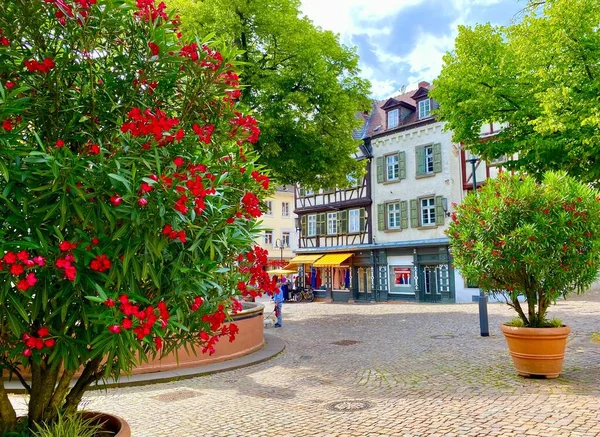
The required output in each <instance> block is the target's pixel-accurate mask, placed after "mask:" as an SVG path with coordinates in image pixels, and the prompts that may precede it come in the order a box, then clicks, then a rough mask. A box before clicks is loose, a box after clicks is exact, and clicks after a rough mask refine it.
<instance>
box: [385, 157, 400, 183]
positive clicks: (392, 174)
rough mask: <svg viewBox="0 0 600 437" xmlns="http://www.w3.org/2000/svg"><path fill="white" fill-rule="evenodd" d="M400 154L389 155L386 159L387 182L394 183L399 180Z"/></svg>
mask: <svg viewBox="0 0 600 437" xmlns="http://www.w3.org/2000/svg"><path fill="white" fill-rule="evenodd" d="M398 161H399V160H398V154H397V153H394V154H393V155H388V156H386V157H385V168H386V180H387V181H393V180H396V179H398V173H399V166H398Z"/></svg>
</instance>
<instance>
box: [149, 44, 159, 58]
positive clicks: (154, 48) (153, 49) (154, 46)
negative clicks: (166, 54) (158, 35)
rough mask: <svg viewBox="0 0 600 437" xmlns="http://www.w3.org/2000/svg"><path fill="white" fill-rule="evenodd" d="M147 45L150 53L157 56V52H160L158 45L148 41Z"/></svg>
mask: <svg viewBox="0 0 600 437" xmlns="http://www.w3.org/2000/svg"><path fill="white" fill-rule="evenodd" d="M148 47H149V48H150V53H152V55H154V56H158V54H159V53H160V47H158V45H157V44H156V43H153V42H152V41H150V42H148Z"/></svg>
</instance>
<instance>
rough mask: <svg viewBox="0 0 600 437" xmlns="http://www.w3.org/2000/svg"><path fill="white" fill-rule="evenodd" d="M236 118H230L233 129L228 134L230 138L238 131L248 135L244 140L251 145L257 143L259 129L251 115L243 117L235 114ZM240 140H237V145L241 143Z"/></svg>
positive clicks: (238, 113)
mask: <svg viewBox="0 0 600 437" xmlns="http://www.w3.org/2000/svg"><path fill="white" fill-rule="evenodd" d="M235 115H236V117H235V118H232V119H231V120H229V121H230V123H231V124H233V126H234V127H233V129H232V130H231V132H230V133H229V135H230V136H231V137H233V136H235V134H236V133H237V132H238V130H241V131H242V132H244V133H246V134H248V137H247V138H246V140H247V141H248V142H250V143H252V144H254V143H256V142H257V141H258V136H259V135H260V128H259V127H258V122H257V121H256V119H255V118H254V117H252V116H251V115H246V116H243V115H242V114H241V113H240V112H236V113H235ZM241 142H242V140H239V141H238V143H241Z"/></svg>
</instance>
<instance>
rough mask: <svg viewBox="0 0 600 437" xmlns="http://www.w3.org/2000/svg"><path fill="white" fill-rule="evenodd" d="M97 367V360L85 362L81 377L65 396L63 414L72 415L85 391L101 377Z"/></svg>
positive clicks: (98, 360)
mask: <svg viewBox="0 0 600 437" xmlns="http://www.w3.org/2000/svg"><path fill="white" fill-rule="evenodd" d="M99 367H100V359H99V358H96V359H93V360H91V361H88V362H87V364H86V365H85V367H84V368H83V372H82V373H81V376H80V377H79V378H78V379H77V382H76V383H75V385H74V386H73V388H72V389H71V391H69V394H68V395H67V398H66V402H65V414H72V413H75V412H76V411H77V407H78V406H79V403H80V402H81V398H82V397H83V394H84V393H85V391H86V390H87V389H88V387H89V386H90V385H91V384H92V383H93V382H96V381H98V380H99V379H100V377H101V376H102V373H101V372H98V369H99Z"/></svg>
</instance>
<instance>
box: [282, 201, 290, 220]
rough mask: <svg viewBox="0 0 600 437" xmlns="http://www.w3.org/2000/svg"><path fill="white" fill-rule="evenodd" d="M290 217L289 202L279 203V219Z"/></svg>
mask: <svg viewBox="0 0 600 437" xmlns="http://www.w3.org/2000/svg"><path fill="white" fill-rule="evenodd" d="M289 216H290V202H281V217H289Z"/></svg>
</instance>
